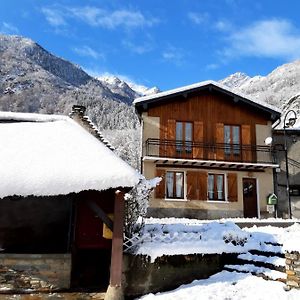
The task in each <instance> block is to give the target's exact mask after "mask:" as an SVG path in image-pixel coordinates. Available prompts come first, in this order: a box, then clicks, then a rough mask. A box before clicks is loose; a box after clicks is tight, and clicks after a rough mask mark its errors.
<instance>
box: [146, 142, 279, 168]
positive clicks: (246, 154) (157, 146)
mask: <svg viewBox="0 0 300 300" xmlns="http://www.w3.org/2000/svg"><path fill="white" fill-rule="evenodd" d="M144 151H145V152H144V155H146V156H154V157H167V158H178V159H196V160H214V161H227V162H229V161H233V162H242V163H275V159H274V155H273V149H272V148H271V147H269V146H263V145H240V144H225V143H214V144H211V143H199V142H182V141H175V140H160V139H154V138H150V139H148V140H147V141H146V142H145V148H144Z"/></svg>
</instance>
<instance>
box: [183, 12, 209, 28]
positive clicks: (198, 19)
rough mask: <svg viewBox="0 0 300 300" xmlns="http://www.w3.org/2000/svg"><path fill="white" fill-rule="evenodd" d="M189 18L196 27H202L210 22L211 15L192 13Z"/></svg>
mask: <svg viewBox="0 0 300 300" xmlns="http://www.w3.org/2000/svg"><path fill="white" fill-rule="evenodd" d="M188 18H189V19H190V21H192V22H193V23H194V24H196V25H202V24H204V23H207V22H208V20H209V14H208V13H195V12H190V13H188Z"/></svg>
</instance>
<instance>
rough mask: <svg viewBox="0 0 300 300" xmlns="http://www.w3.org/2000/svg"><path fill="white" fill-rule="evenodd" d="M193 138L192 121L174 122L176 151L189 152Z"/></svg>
mask: <svg viewBox="0 0 300 300" xmlns="http://www.w3.org/2000/svg"><path fill="white" fill-rule="evenodd" d="M192 140H193V123H192V122H176V151H177V152H183V151H185V152H186V153H191V152H192Z"/></svg>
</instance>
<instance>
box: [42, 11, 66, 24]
mask: <svg viewBox="0 0 300 300" xmlns="http://www.w3.org/2000/svg"><path fill="white" fill-rule="evenodd" d="M41 11H42V13H43V14H44V15H45V17H46V20H47V21H48V23H49V24H50V25H52V26H62V25H66V21H65V16H64V13H63V12H62V11H61V10H60V9H58V8H49V7H42V9H41Z"/></svg>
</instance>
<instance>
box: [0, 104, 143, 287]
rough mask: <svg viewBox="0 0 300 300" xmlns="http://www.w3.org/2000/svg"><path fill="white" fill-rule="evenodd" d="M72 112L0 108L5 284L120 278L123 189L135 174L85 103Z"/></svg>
mask: <svg viewBox="0 0 300 300" xmlns="http://www.w3.org/2000/svg"><path fill="white" fill-rule="evenodd" d="M71 116H72V118H73V119H74V120H73V119H72V118H69V117H66V116H57V115H41V114H31V113H11V112H0V140H1V142H0V166H1V168H0V178H1V184H0V269H1V270H2V271H3V270H7V272H10V271H9V270H13V272H12V273H11V274H10V273H9V274H7V275H9V276H10V277H8V276H6V277H5V278H12V277H13V278H15V280H12V281H13V282H12V283H9V284H8V286H4V287H3V289H4V290H14V291H16V290H17V291H19V290H22V289H23V290H24V289H26V290H27V291H30V290H42V291H45V290H47V289H52V290H53V289H68V288H70V287H74V288H95V287H97V288H103V289H106V288H107V286H108V283H109V282H110V285H111V286H119V285H120V276H121V268H122V246H123V242H122V240H123V215H124V193H126V192H127V191H128V190H129V189H131V188H132V187H133V186H135V185H136V184H137V183H138V181H139V180H140V174H138V172H136V171H135V170H134V169H133V168H132V167H130V166H129V165H128V164H127V163H126V162H124V161H123V160H121V159H120V158H119V157H118V156H117V155H115V154H114V152H113V151H112V147H111V146H110V145H109V143H108V142H107V141H106V140H105V139H104V138H103V136H102V135H101V134H100V133H99V132H98V131H97V130H96V129H95V128H94V126H93V124H92V123H91V122H90V120H89V119H88V118H87V117H85V116H84V108H83V107H80V106H75V107H74V109H73V112H72V114H71ZM75 120H77V121H78V122H79V123H81V124H82V125H84V124H85V125H84V127H85V128H83V127H82V126H81V125H79V124H78V123H77V122H76V121H75ZM112 231H113V232H112ZM111 257H112V259H111ZM5 268H6V269H5ZM1 274H2V273H1ZM1 274H0V277H1ZM24 278H25V279H26V278H27V279H26V280H25V279H24ZM6 283H7V282H4V283H3V281H0V287H1V288H2V286H1V284H6ZM3 289H2V290H3Z"/></svg>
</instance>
